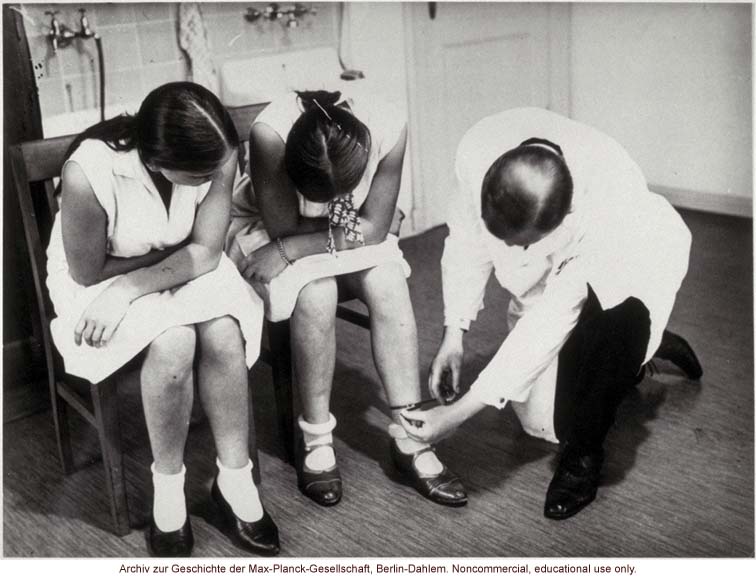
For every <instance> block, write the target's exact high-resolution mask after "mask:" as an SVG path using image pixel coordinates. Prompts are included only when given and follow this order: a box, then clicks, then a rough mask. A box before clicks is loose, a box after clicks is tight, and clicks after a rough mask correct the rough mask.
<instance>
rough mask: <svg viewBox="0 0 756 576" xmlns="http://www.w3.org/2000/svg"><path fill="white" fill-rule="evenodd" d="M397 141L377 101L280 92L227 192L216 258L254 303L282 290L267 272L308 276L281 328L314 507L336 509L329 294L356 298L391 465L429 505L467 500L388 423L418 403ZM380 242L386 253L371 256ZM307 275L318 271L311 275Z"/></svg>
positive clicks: (397, 124)
mask: <svg viewBox="0 0 756 576" xmlns="http://www.w3.org/2000/svg"><path fill="white" fill-rule="evenodd" d="M406 140H407V132H406V124H405V122H404V121H403V119H402V117H401V115H399V114H397V113H396V111H395V110H394V109H393V108H392V107H389V106H386V105H385V104H382V103H379V102H374V101H372V100H371V99H368V98H366V97H364V96H363V97H359V96H354V97H349V98H345V99H342V98H341V94H340V93H338V92H335V93H334V92H322V91H321V92H297V93H294V92H292V93H290V94H287V95H285V96H283V97H282V98H280V99H278V100H276V101H274V102H272V103H271V104H270V105H269V106H268V107H267V108H266V109H265V110H263V111H262V112H261V113H260V115H259V116H258V117H257V118H256V119H255V122H254V123H253V125H252V128H251V132H250V176H251V180H252V185H253V186H251V187H250V186H247V187H238V188H237V192H236V193H235V194H234V206H233V212H232V214H233V215H234V218H233V220H232V225H231V231H230V234H229V240H228V247H227V250H228V251H229V254H230V255H231V256H232V259H233V260H234V261H235V262H236V264H237V265H238V267H239V270H240V271H241V273H242V275H243V276H244V277H245V278H247V279H248V280H249V281H250V282H251V283H252V284H253V285H255V287H256V289H257V290H258V292H259V293H260V294H261V295H262V296H263V297H264V298H266V304H271V303H270V302H269V301H268V297H269V299H270V300H271V301H272V302H275V300H276V299H277V298H280V297H281V294H283V295H284V296H285V295H286V294H287V293H288V291H289V290H288V289H289V288H290V286H287V285H286V282H277V281H276V279H277V278H279V276H280V278H284V277H287V278H291V280H292V282H296V281H298V280H301V274H299V275H298V274H297V273H296V271H297V270H306V272H305V273H306V274H310V277H311V278H313V279H312V280H311V281H310V282H309V283H307V284H306V285H304V286H303V287H302V286H301V283H300V284H298V285H297V286H296V290H297V292H296V293H295V294H296V301H295V305H294V306H293V313H292V314H291V329H292V354H293V360H294V371H295V373H296V379H297V384H298V386H299V390H300V395H301V399H302V406H303V414H301V415H300V416H299V418H298V425H299V428H300V429H301V432H302V443H301V449H300V450H299V451H298V452H299V454H300V456H299V457H298V462H297V476H298V484H299V488H300V490H301V491H302V492H303V493H304V494H305V495H307V496H308V497H310V498H311V499H313V500H314V501H315V502H316V503H318V504H320V505H322V506H331V505H334V504H336V503H338V502H339V500H340V499H341V494H342V481H341V475H340V472H339V469H338V466H337V463H336V457H335V453H334V449H333V438H332V432H333V430H334V428H335V426H336V419H335V418H334V416H333V414H331V413H330V407H329V406H330V396H331V387H332V383H333V382H332V381H333V374H334V367H335V354H336V333H335V316H336V304H337V286H340V287H341V288H344V289H346V290H347V291H348V292H349V293H350V294H352V295H355V296H356V297H358V298H360V299H361V300H362V301H363V302H364V303H365V304H366V305H367V307H368V309H369V312H370V323H371V330H370V334H371V338H372V347H373V357H374V360H375V363H376V367H377V369H378V373H379V375H380V377H381V380H382V382H383V385H384V387H385V391H386V396H387V398H388V402H389V405H390V408H391V410H392V418H393V421H392V422H391V423H390V424H389V435H390V436H391V438H392V441H391V454H392V457H393V460H394V462H395V464H396V466H397V468H398V469H399V470H400V472H401V473H402V474H403V476H404V477H405V478H406V479H407V480H408V481H410V482H411V483H412V484H413V485H414V486H415V488H416V489H417V490H418V491H419V492H420V493H421V494H422V495H423V496H425V497H427V498H429V499H431V500H433V501H435V502H437V503H440V504H443V505H447V506H462V505H464V504H465V503H466V502H467V495H466V493H465V490H464V487H463V486H462V484H461V483H460V481H459V479H458V478H457V477H456V476H455V475H454V474H453V473H452V472H451V471H449V469H448V468H446V467H445V466H444V465H443V464H442V463H441V462H440V461H439V460H438V458H437V456H436V454H435V453H434V452H433V449H432V447H431V446H430V445H428V444H425V443H422V442H416V441H414V440H412V439H410V438H408V437H407V434H406V433H405V431H404V429H403V428H402V427H401V426H400V425H399V423H398V418H399V416H398V414H399V411H400V410H401V409H402V408H403V407H405V406H407V405H414V404H416V403H417V402H418V401H420V397H421V393H420V380H419V374H418V344H417V328H416V325H415V317H414V312H413V310H412V303H411V301H410V297H409V290H408V286H407V281H406V276H407V275H408V274H409V266H408V265H407V263H406V262H405V261H404V259H403V257H402V255H401V251H400V250H399V249H398V247H397V246H396V236H395V235H396V234H398V218H396V216H395V214H396V213H397V210H396V204H397V198H398V194H399V187H400V182H401V172H402V163H403V161H404V152H405V147H406ZM392 232H393V234H394V235H391V233H392ZM384 244H385V245H389V249H388V250H383V251H380V246H381V245H384ZM375 248H378V249H379V250H378V251H376V250H374V249H375ZM392 250H393V252H392ZM360 251H362V253H360V254H358V253H359V252H360ZM392 253H393V254H394V255H395V256H394V257H391V254H392ZM329 254H330V255H331V256H330V257H329ZM376 254H379V257H378V258H377V259H376V257H375V255H376ZM387 254H388V255H389V257H388V258H387V257H386V255H387ZM351 256H356V257H351ZM313 261H314V262H316V263H317V265H316V266H314V267H313V266H312V265H311V263H312V262H313ZM316 268H319V269H320V272H321V273H315V272H313V270H314V269H316ZM300 288H301V290H300ZM268 315H269V317H270V316H271V314H270V310H269V311H268ZM274 315H275V314H274ZM274 319H275V318H274Z"/></svg>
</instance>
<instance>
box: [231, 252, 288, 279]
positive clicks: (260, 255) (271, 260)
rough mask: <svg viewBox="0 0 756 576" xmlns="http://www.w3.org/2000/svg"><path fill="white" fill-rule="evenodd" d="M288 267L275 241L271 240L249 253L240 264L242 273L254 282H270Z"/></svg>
mask: <svg viewBox="0 0 756 576" xmlns="http://www.w3.org/2000/svg"><path fill="white" fill-rule="evenodd" d="M285 268H286V262H284V261H283V258H281V255H280V254H279V253H278V246H277V245H276V243H275V242H269V243H268V244H265V246H262V247H260V248H258V249H257V250H255V251H254V252H251V253H250V254H247V256H245V257H244V260H242V262H241V265H240V266H239V271H240V272H241V275H242V276H244V278H246V279H247V280H249V281H250V282H254V283H260V284H268V283H270V281H271V280H273V278H275V277H276V276H278V275H279V274H280V273H281V272H283V271H284V269H285Z"/></svg>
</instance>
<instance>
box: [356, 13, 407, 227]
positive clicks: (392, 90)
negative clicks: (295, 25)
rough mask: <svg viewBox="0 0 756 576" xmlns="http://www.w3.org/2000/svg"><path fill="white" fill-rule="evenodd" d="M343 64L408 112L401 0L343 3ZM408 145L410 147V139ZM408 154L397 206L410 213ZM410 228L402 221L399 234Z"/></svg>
mask: <svg viewBox="0 0 756 576" xmlns="http://www.w3.org/2000/svg"><path fill="white" fill-rule="evenodd" d="M344 19H345V22H346V27H345V36H346V38H345V46H344V59H345V64H346V65H347V66H350V67H354V68H358V69H360V70H362V72H364V74H365V79H364V80H361V81H360V82H359V84H360V89H361V90H365V91H367V92H368V93H370V94H374V95H376V96H379V97H380V98H382V99H383V100H385V101H386V102H389V103H390V104H393V105H394V106H396V107H397V108H398V110H399V111H400V113H402V114H404V115H405V117H406V116H407V114H408V109H409V104H408V100H407V82H408V78H407V64H406V56H405V42H404V25H405V23H404V13H403V10H402V5H401V3H400V2H348V3H346V6H345V13H344ZM409 146H412V141H411V138H410V141H409ZM410 158H411V154H410V152H409V150H408V151H407V153H406V155H405V158H404V171H403V173H402V188H401V191H400V193H399V207H400V208H401V209H402V210H403V211H404V213H405V214H407V215H410V214H412V174H411V172H412V170H411V165H410V164H411V162H410ZM412 231H413V228H412V222H411V221H409V219H408V220H407V221H405V223H404V225H403V226H402V235H406V234H407V233H411V232H412Z"/></svg>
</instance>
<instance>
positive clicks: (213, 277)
mask: <svg viewBox="0 0 756 576" xmlns="http://www.w3.org/2000/svg"><path fill="white" fill-rule="evenodd" d="M67 162H75V163H77V164H78V165H79V166H80V167H81V169H82V170H83V172H84V174H85V175H86V177H87V179H88V180H89V182H90V184H91V186H92V189H93V191H94V194H95V196H96V198H97V200H98V201H99V203H100V205H101V206H102V208H103V209H104V210H105V213H106V214H107V236H108V242H107V250H108V254H110V255H112V256H117V257H122V258H128V257H135V256H141V255H144V254H147V253H148V252H150V251H152V250H161V249H164V248H167V247H170V246H175V245H176V244H179V243H180V242H182V241H183V240H184V239H186V238H187V237H188V236H189V235H190V234H191V231H192V228H193V226H194V219H195V216H196V211H197V207H198V206H199V205H200V203H201V202H202V201H203V200H204V198H205V195H206V194H207V192H208V190H209V188H210V183H206V184H203V185H202V186H180V185H174V187H173V193H172V195H171V202H170V206H169V209H168V210H166V207H165V204H164V203H163V200H162V199H161V197H160V194H159V193H158V191H157V189H156V188H155V185H154V184H153V182H152V179H151V178H150V175H149V173H148V172H147V170H146V168H145V167H144V165H143V164H142V162H141V160H140V158H139V154H138V152H137V151H136V150H132V151H130V152H116V151H114V150H112V149H111V148H109V147H108V146H107V145H106V144H105V143H104V142H101V141H98V140H85V141H84V142H82V144H81V146H80V147H79V148H78V149H77V150H76V151H75V152H74V153H73V155H72V156H71V158H69V159H68V161H67ZM47 258H48V264H47V274H48V275H47V286H48V289H49V292H50V298H51V300H52V302H53V306H54V308H55V314H56V315H57V317H56V318H55V319H54V320H53V321H52V323H51V326H50V327H51V332H52V336H53V340H54V342H55V345H56V347H57V348H58V350H59V351H60V353H61V355H62V356H63V360H64V363H65V369H66V371H67V372H68V373H70V374H73V375H75V376H79V377H82V378H86V379H87V380H90V381H92V382H99V381H101V380H103V379H104V378H106V377H107V376H109V375H110V374H112V373H113V372H115V371H116V370H117V369H118V368H120V367H121V366H123V365H124V364H126V362H128V361H129V360H131V359H132V358H133V357H134V356H136V355H137V354H138V353H139V352H140V351H141V350H143V349H144V348H146V347H147V346H148V345H149V344H150V343H151V342H152V341H153V340H154V339H155V338H156V337H157V336H159V335H160V334H161V333H163V332H165V331H166V330H167V329H168V328H171V327H173V326H183V325H189V324H196V323H199V322H205V321H208V320H212V319H213V318H219V317H222V316H227V315H228V316H232V317H234V318H235V319H236V320H237V321H238V322H239V325H240V327H241V332H242V335H243V337H244V341H245V357H246V363H247V366H248V367H251V366H252V364H254V362H255V361H256V359H257V357H258V356H259V352H260V338H261V331H262V318H263V308H262V304H261V302H260V300H259V298H257V296H256V295H255V294H254V292H253V291H252V290H251V288H250V287H249V285H248V284H247V283H246V282H245V281H244V279H243V278H242V277H241V276H240V274H239V273H238V271H237V270H236V267H235V266H234V264H233V263H232V262H231V261H230V260H229V259H228V257H227V256H226V255H225V254H223V255H222V256H221V260H220V263H219V264H218V267H217V268H216V269H215V270H213V271H211V272H208V273H207V274H204V275H202V276H200V277H198V278H196V279H194V280H192V281H190V282H187V283H186V284H184V285H181V286H178V287H176V288H173V289H170V290H164V291H162V292H155V293H152V294H147V295H145V296H142V297H141V298H138V299H137V300H135V301H134V302H133V303H132V304H131V306H130V307H129V310H128V312H127V313H126V315H125V316H124V318H123V320H122V321H121V323H120V325H119V326H118V329H117V330H116V331H115V333H114V335H113V337H112V338H111V340H110V341H109V342H108V344H107V345H106V346H104V347H102V348H93V347H91V346H89V345H87V344H86V343H82V344H81V345H80V346H77V345H76V343H75V342H74V328H75V327H76V324H77V323H78V321H79V319H80V317H81V314H82V313H83V312H84V310H85V309H86V308H87V306H88V305H89V304H90V303H91V302H92V301H93V300H94V299H95V298H97V296H99V295H100V294H101V293H102V292H103V291H104V290H105V289H106V288H107V287H108V286H109V285H110V284H111V283H112V282H114V281H115V280H116V279H117V278H118V277H119V276H115V277H113V278H109V279H107V280H105V281H103V282H100V283H99V284H95V285H93V286H89V287H85V286H82V285H80V284H78V283H77V282H75V281H74V279H73V278H72V277H71V275H70V273H69V269H68V262H67V260H66V255H65V252H64V249H63V236H62V231H61V218H60V213H59V214H58V217H57V218H56V220H55V223H54V225H53V230H52V235H51V238H50V244H49V246H48V249H47Z"/></svg>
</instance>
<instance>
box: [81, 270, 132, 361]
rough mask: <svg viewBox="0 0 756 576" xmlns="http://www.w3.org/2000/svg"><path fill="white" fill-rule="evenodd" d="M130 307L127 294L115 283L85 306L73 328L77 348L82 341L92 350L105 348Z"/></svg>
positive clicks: (129, 299) (129, 298)
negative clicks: (92, 348)
mask: <svg viewBox="0 0 756 576" xmlns="http://www.w3.org/2000/svg"><path fill="white" fill-rule="evenodd" d="M130 305H131V297H130V295H129V293H128V292H127V291H126V290H125V289H124V288H122V287H121V286H119V285H118V284H117V283H116V282H114V283H113V284H111V285H110V286H108V287H107V288H106V289H105V290H104V291H103V292H102V294H100V295H99V296H98V297H97V298H95V299H94V300H93V301H92V303H90V304H89V306H87V309H86V310H84V313H83V314H82V315H81V318H80V319H79V322H78V323H77V324H76V328H74V341H75V342H76V345H77V346H80V345H81V342H82V340H83V341H84V342H86V343H87V344H89V345H90V346H92V347H94V348H100V347H101V346H105V345H106V344H107V343H108V342H109V341H110V339H111V338H112V337H113V334H114V333H115V331H116V328H118V325H119V324H120V323H121V320H123V317H124V316H125V315H126V311H127V310H128V309H129V306H130Z"/></svg>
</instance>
